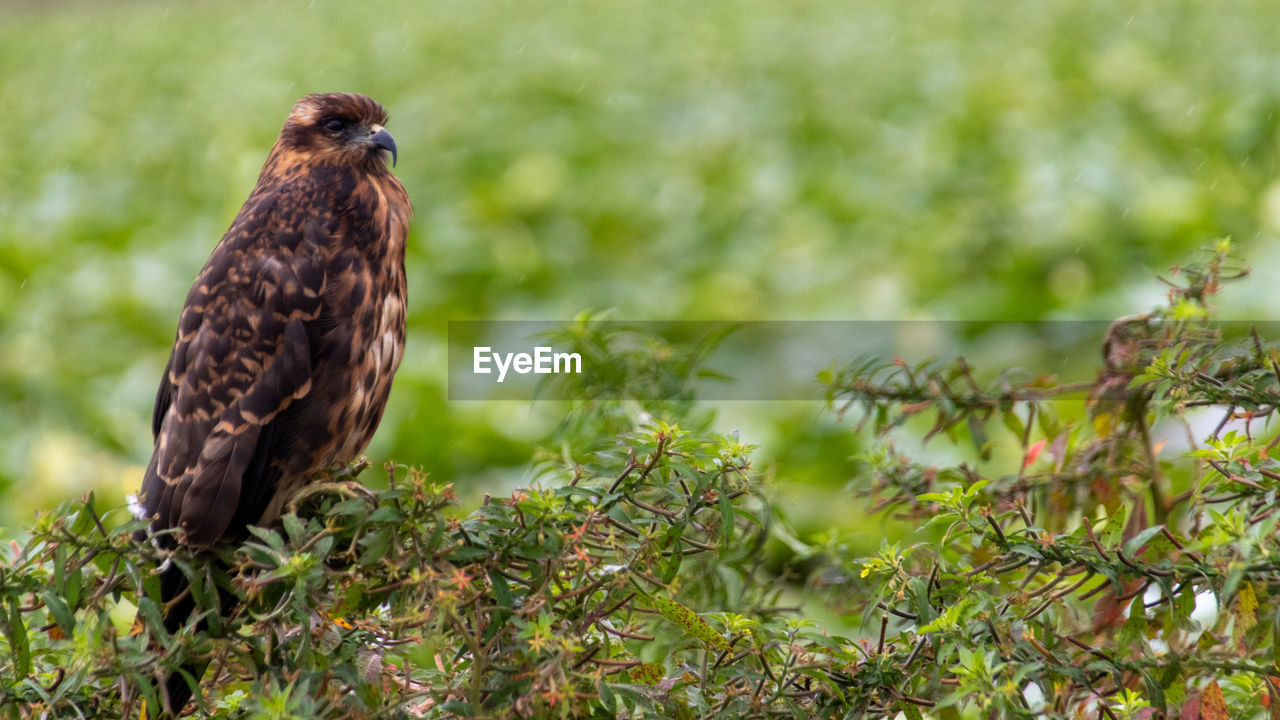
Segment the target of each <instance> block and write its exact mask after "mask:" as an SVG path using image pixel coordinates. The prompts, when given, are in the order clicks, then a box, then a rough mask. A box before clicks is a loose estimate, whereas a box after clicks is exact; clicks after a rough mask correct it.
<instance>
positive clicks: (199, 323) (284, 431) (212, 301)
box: [139, 93, 412, 711]
mask: <svg viewBox="0 0 1280 720" xmlns="http://www.w3.org/2000/svg"><path fill="white" fill-rule="evenodd" d="M386 122H387V114H386V112H385V111H384V110H383V109H382V107H381V106H380V105H378V103H376V102H374V101H373V100H371V99H369V98H367V97H365V96H363V95H354V94H342V93H334V94H327V95H308V96H307V97H304V98H302V99H301V100H299V101H298V103H297V104H296V105H295V106H294V107H293V111H292V112H291V113H290V114H289V118H288V119H287V120H286V121H285V123H284V128H283V129H282V130H281V131H280V137H279V139H277V140H276V143H275V145H274V146H273V147H272V149H271V154H270V155H269V156H268V157H267V161H266V164H265V165H264V166H263V168H262V173H261V174H260V175H259V176H258V182H257V185H256V186H255V187H254V188H253V191H252V192H251V193H250V194H249V199H248V200H246V201H245V204H244V207H242V208H241V209H240V213H239V214H238V215H237V216H236V219H235V221H234V222H233V223H232V224H231V229H230V230H228V231H227V233H226V235H224V236H223V237H222V241H221V242H219V243H218V246H217V247H216V248H215V249H214V251H213V254H212V255H211V256H210V257H209V261H208V262H207V263H205V266H204V269H203V270H201V271H200V274H199V275H198V276H197V277H196V280H195V284H194V285H193V286H192V288H191V292H190V293H189V294H188V295H187V300H186V304H185V305H184V307H183V309H182V314H181V316H180V317H179V320H178V331H177V338H176V340H175V341H174V344H173V351H172V352H171V354H170V356H169V363H168V366H167V367H166V368H165V371H164V377H163V378H162V379H161V381H160V389H159V392H157V393H156V401H155V411H154V414H153V417H152V431H153V433H154V435H155V451H154V454H153V455H152V457H151V463H150V465H148V467H147V470H146V475H145V477H144V478H143V481H142V492H141V494H140V497H139V500H140V503H141V506H142V511H143V512H144V513H145V515H146V516H147V517H149V518H151V519H152V521H151V526H150V528H151V531H152V533H162V534H161V535H158V536H156V538H155V539H156V541H157V542H158V543H159V544H160V545H162V546H170V547H171V546H172V545H173V543H175V542H176V543H183V544H185V545H187V546H190V547H194V548H207V547H209V546H211V545H214V544H215V543H219V542H221V541H226V540H235V539H239V538H242V537H244V535H245V531H246V528H247V527H248V526H249V525H259V524H269V523H271V522H273V521H275V520H276V519H278V518H279V516H280V514H281V511H282V508H283V507H284V504H285V503H286V502H287V500H288V498H289V497H290V496H291V495H292V494H293V493H294V492H295V491H296V490H297V489H298V488H300V487H301V486H302V485H304V484H306V483H307V482H308V481H309V480H310V479H311V478H312V477H313V476H314V475H315V474H316V473H317V472H319V471H321V470H325V469H328V468H331V467H333V466H335V465H338V464H340V463H344V462H347V461H349V460H352V459H354V458H355V457H357V456H358V455H359V454H360V453H361V452H362V451H363V450H364V449H365V447H366V446H367V445H368V444H369V440H370V439H371V438H372V437H373V432H374V430H375V429H376V428H377V426H378V421H379V420H380V419H381V417H382V411H383V408H384V407H385V405H386V401H387V394H388V392H389V391H390V389H391V379H392V376H393V375H394V374H395V371H396V368H397V367H398V366H399V364H400V358H401V355H402V353H403V350H404V338H405V271H404V253H405V238H406V235H407V233H408V230H409V217H410V214H411V213H412V207H411V205H410V203H409V198H408V196H407V195H406V194H405V190H404V187H403V186H402V185H401V184H400V182H399V181H398V180H397V179H396V178H395V176H394V175H392V174H391V171H390V170H389V169H388V168H387V158H386V155H385V153H384V151H387V152H390V154H391V160H392V163H393V164H394V162H395V159H396V145H395V141H394V140H393V139H392V138H391V135H390V134H389V133H388V132H387V131H386V130H385V129H384V128H383V125H385V124H386ZM164 531H171V532H164ZM163 575H165V577H163V578H162V580H163V582H162V585H163V588H162V595H163V596H164V599H165V600H166V601H171V600H174V599H175V598H177V597H179V596H180V593H181V592H182V589H183V587H184V586H185V583H184V581H183V580H182V578H181V574H180V573H177V572H176V571H174V570H173V569H172V568H170V569H169V570H167V571H166V572H165V573H164V574H163ZM187 602H188V604H189V602H190V601H189V600H188V601H187ZM190 612H191V608H190V607H187V608H185V611H184V610H183V609H182V608H171V609H170V611H168V612H167V613H166V625H167V626H170V627H169V629H170V631H174V630H176V629H177V628H179V627H181V626H182V624H183V623H184V622H185V621H186V619H187V618H186V616H187V615H188V614H189V613H190ZM197 679H198V678H197ZM166 684H167V685H168V686H169V687H168V688H167V692H166V695H168V698H166V703H165V704H167V705H170V707H171V711H178V710H180V709H181V707H182V705H183V704H184V703H185V701H186V698H185V697H184V695H185V694H187V690H189V688H187V687H186V683H183V682H180V681H179V682H176V683H173V682H171V683H166Z"/></svg>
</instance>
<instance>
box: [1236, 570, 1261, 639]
mask: <svg viewBox="0 0 1280 720" xmlns="http://www.w3.org/2000/svg"><path fill="white" fill-rule="evenodd" d="M1257 612H1258V597H1257V595H1255V594H1254V592H1253V585H1252V584H1250V583H1247V582H1244V583H1240V589H1239V590H1237V591H1236V601H1235V603H1234V604H1232V606H1231V615H1232V617H1234V618H1235V622H1234V623H1232V625H1231V639H1232V640H1233V641H1235V645H1236V652H1237V653H1239V654H1240V656H1241V657H1244V656H1245V655H1247V654H1248V652H1249V649H1248V647H1246V644H1245V642H1246V637H1245V636H1246V635H1247V634H1248V632H1249V630H1250V629H1252V628H1253V626H1254V625H1257V624H1258V616H1257Z"/></svg>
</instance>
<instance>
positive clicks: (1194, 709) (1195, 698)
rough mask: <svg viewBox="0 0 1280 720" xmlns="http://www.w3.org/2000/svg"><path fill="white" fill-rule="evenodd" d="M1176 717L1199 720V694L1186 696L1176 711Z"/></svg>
mask: <svg viewBox="0 0 1280 720" xmlns="http://www.w3.org/2000/svg"><path fill="white" fill-rule="evenodd" d="M1178 717H1179V718H1181V720H1200V696H1199V695H1195V694H1193V695H1192V696H1191V697H1189V698H1187V700H1186V702H1184V703H1182V709H1181V710H1179V711H1178Z"/></svg>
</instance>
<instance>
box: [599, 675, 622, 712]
mask: <svg viewBox="0 0 1280 720" xmlns="http://www.w3.org/2000/svg"><path fill="white" fill-rule="evenodd" d="M596 693H598V694H599V696H600V704H601V705H603V706H604V709H605V710H607V711H609V712H610V713H614V714H616V713H617V712H618V701H617V700H616V699H614V697H613V691H612V690H610V689H609V684H608V683H606V682H605V681H604V680H598V681H596Z"/></svg>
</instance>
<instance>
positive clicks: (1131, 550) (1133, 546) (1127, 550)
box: [1124, 525, 1164, 557]
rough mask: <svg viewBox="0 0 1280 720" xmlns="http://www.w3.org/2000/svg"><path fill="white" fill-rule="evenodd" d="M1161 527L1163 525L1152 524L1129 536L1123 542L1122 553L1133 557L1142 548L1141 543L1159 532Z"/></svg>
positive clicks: (1143, 543)
mask: <svg viewBox="0 0 1280 720" xmlns="http://www.w3.org/2000/svg"><path fill="white" fill-rule="evenodd" d="M1163 529H1164V525H1153V526H1151V527H1149V528H1146V529H1144V530H1143V531H1142V532H1140V533H1138V534H1137V535H1134V536H1133V537H1131V538H1129V540H1128V541H1127V542H1126V543H1125V544H1124V554H1125V555H1128V556H1130V557H1133V556H1134V555H1136V554H1137V552H1138V551H1139V550H1141V549H1142V546H1143V545H1146V544H1147V541H1148V540H1150V539H1151V538H1153V537H1155V536H1156V535H1158V534H1160V531H1161V530H1163Z"/></svg>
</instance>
